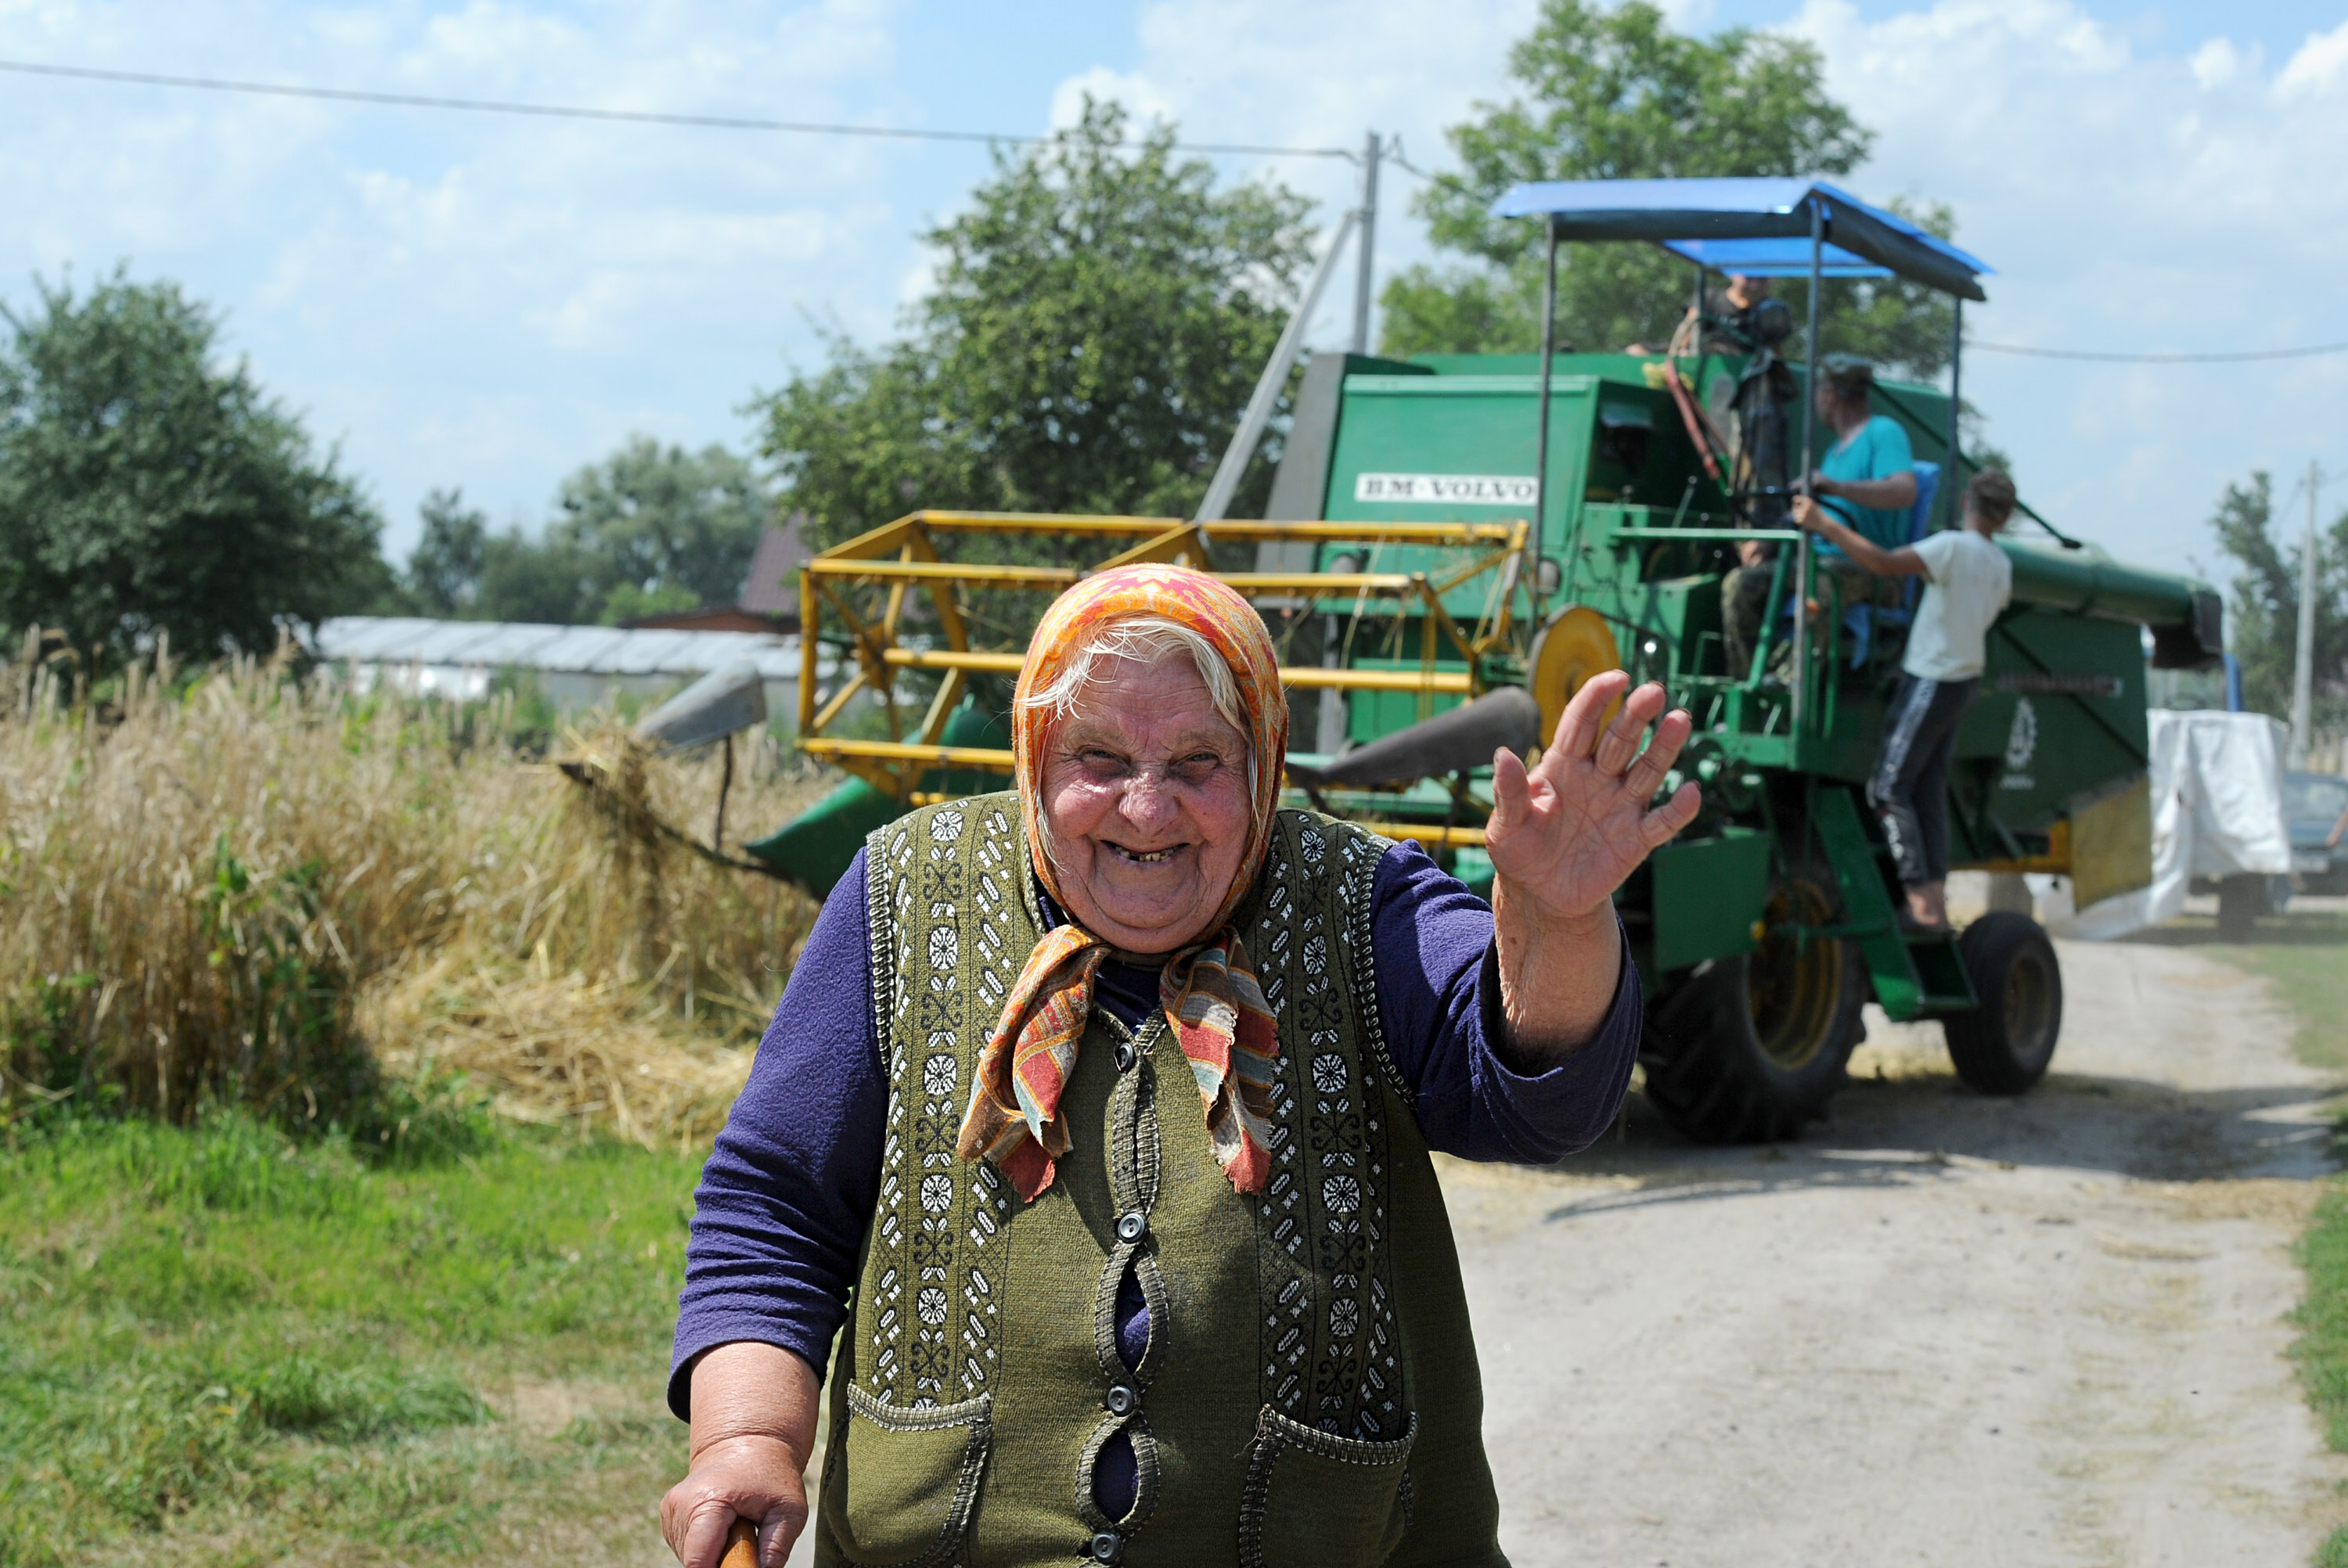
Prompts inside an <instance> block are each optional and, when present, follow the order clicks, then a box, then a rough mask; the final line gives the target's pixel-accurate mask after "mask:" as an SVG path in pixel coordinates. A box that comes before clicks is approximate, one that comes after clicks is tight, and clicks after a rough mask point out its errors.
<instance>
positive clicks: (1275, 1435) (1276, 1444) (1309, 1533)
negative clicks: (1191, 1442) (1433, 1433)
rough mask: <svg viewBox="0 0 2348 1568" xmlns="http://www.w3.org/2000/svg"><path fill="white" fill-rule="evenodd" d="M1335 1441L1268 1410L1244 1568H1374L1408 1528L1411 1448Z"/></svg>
mask: <svg viewBox="0 0 2348 1568" xmlns="http://www.w3.org/2000/svg"><path fill="white" fill-rule="evenodd" d="M1417 1437H1418V1418H1417V1417H1416V1415H1414V1416H1412V1417H1411V1419H1410V1430H1408V1431H1406V1432H1405V1433H1403V1435H1402V1436H1401V1437H1399V1438H1396V1439H1395V1440H1393V1441H1392V1442H1377V1443H1371V1442H1363V1441H1361V1440H1359V1439H1356V1438H1341V1437H1336V1436H1333V1435H1332V1434H1330V1433H1328V1432H1324V1431H1322V1430H1319V1429H1317V1428H1313V1427H1308V1426H1306V1425H1304V1424H1303V1422H1301V1421H1294V1420H1291V1419H1289V1418H1288V1417H1286V1416H1283V1415H1282V1414H1281V1413H1280V1412H1279V1411H1277V1410H1275V1409H1272V1407H1271V1406H1269V1405H1266V1406H1265V1407H1264V1408H1263V1411H1262V1414H1260V1415H1259V1416H1257V1418H1256V1423H1255V1446H1254V1450H1253V1453H1252V1455H1251V1458H1250V1460H1249V1462H1248V1479H1247V1491H1246V1492H1245V1494H1244V1495H1243V1496H1242V1497H1241V1502H1240V1562H1241V1564H1242V1565H1243V1568H1375V1564H1377V1563H1382V1562H1384V1561H1385V1558H1386V1556H1387V1554H1388V1553H1391V1552H1393V1551H1394V1549H1395V1546H1397V1545H1399V1544H1400V1543H1401V1542H1402V1537H1403V1532H1404V1531H1405V1530H1406V1529H1408V1528H1409V1527H1410V1513H1411V1497H1410V1445H1411V1443H1412V1442H1413V1441H1414V1440H1416V1438H1417Z"/></svg>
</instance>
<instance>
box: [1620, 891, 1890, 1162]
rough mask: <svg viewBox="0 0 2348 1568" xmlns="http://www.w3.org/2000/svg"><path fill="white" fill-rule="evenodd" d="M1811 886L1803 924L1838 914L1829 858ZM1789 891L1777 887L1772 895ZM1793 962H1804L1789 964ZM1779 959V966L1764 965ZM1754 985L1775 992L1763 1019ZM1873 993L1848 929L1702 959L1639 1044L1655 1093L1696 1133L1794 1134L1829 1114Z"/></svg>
mask: <svg viewBox="0 0 2348 1568" xmlns="http://www.w3.org/2000/svg"><path fill="white" fill-rule="evenodd" d="M1803 886H1805V887H1806V888H1807V889H1808V890H1809V892H1810V893H1811V894H1812V895H1813V896H1814V897H1816V898H1817V899H1818V902H1817V903H1816V904H1815V905H1814V906H1813V907H1810V908H1809V909H1807V911H1805V913H1807V917H1808V918H1807V921H1806V922H1805V923H1807V924H1810V925H1813V926H1817V925H1832V924H1835V923H1837V922H1838V921H1839V920H1840V919H1841V918H1842V913H1841V899H1840V897H1839V895H1838V893H1837V892H1835V891H1834V888H1835V883H1834V880H1833V877H1832V876H1831V875H1830V874H1828V873H1827V872H1825V871H1824V870H1823V869H1821V870H1820V871H1818V872H1817V873H1815V874H1814V875H1813V876H1811V877H1810V878H1807V879H1805V881H1804V884H1803ZM1784 897H1786V893H1785V890H1783V889H1780V890H1779V892H1778V894H1777V896H1776V898H1777V899H1782V898H1784ZM1775 903H1776V900H1775V899H1773V907H1774V905H1775ZM1788 961H1791V962H1793V963H1796V964H1799V965H1802V966H1805V968H1806V970H1807V972H1806V973H1799V974H1797V973H1795V972H1793V971H1789V970H1787V969H1785V968H1783V966H1784V965H1785V964H1786V963H1787V962H1788ZM1772 965H1775V966H1777V967H1778V968H1777V972H1774V973H1773V972H1770V971H1769V970H1768V969H1766V968H1764V966H1772ZM1756 991H1758V992H1760V993H1761V1003H1762V1004H1763V1005H1764V1006H1766V1005H1768V1004H1769V1002H1770V1000H1771V999H1773V998H1774V999H1775V1002H1776V1006H1775V1009H1774V1011H1773V1014H1772V1016H1770V1017H1768V1018H1765V1019H1761V1020H1756ZM1866 1004H1867V964H1866V960H1865V958H1864V957H1863V956H1862V955H1861V954H1860V952H1859V944H1858V943H1857V942H1856V941H1854V940H1852V939H1850V938H1826V939H1823V940H1819V941H1816V942H1813V943H1811V944H1810V946H1809V948H1807V949H1804V950H1802V951H1801V952H1798V953H1792V954H1790V955H1789V953H1788V950H1787V947H1772V948H1761V949H1756V951H1754V952H1751V953H1741V954H1738V955H1736V956H1735V957H1733V958H1715V959H1713V960H1712V961H1710V962H1709V963H1704V964H1700V965H1698V966H1697V967H1696V968H1695V969H1694V971H1693V972H1692V973H1691V974H1690V975H1689V976H1688V978H1687V979H1686V980H1685V981H1684V982H1683V983H1682V984H1681V985H1680V986H1678V987H1677V988H1676V989H1673V991H1672V993H1671V994H1670V995H1669V996H1668V997H1666V998H1664V999H1663V1001H1662V1002H1661V1003H1660V1005H1658V1006H1657V1008H1656V1009H1655V1011H1654V1015H1653V1018H1652V1019H1651V1020H1650V1021H1649V1024H1648V1026H1647V1050H1644V1051H1643V1052H1642V1053H1641V1061H1643V1062H1644V1063H1645V1066H1646V1070H1647V1099H1648V1101H1649V1102H1650V1103H1652V1104H1653V1106H1654V1107H1655V1109H1656V1110H1657V1111H1658V1112H1661V1113H1662V1115H1663V1120H1665V1121H1666V1122H1670V1123H1671V1124H1672V1125H1673V1127H1675V1128H1677V1129H1678V1130H1679V1131H1680V1132H1682V1133H1683V1134H1684V1135H1685V1136H1687V1137H1689V1138H1691V1139H1694V1141H1695V1142H1697V1143H1774V1142H1776V1141H1777V1140H1779V1139H1785V1138H1792V1137H1796V1136H1797V1135H1799V1133H1800V1132H1801V1130H1802V1127H1803V1125H1804V1124H1805V1123H1807V1122H1814V1121H1816V1120H1817V1119H1818V1117H1820V1116H1821V1115H1823V1114H1825V1112H1826V1107H1827V1102H1828V1101H1829V1100H1831V1099H1833V1098H1834V1095H1835V1091H1837V1090H1838V1089H1840V1088H1841V1087H1842V1085H1843V1079H1844V1069H1845V1067H1846V1066H1847V1065H1848V1064H1849V1061H1850V1053H1851V1050H1852V1048H1853V1047H1855V1046H1856V1045H1858V1043H1859V1040H1860V1039H1861V1038H1862V1037H1863V1035H1864V1034H1865V1026H1864V1025H1863V1024H1862V1023H1861V1022H1860V1020H1859V1009H1861V1008H1862V1007H1864V1006H1866ZM1765 1033H1766V1035H1767V1037H1768V1040H1769V1041H1770V1043H1768V1044H1765V1042H1764V1036H1765ZM1772 1044H1774V1045H1775V1047H1776V1050H1775V1051H1774V1052H1773V1051H1772V1050H1771V1045H1772Z"/></svg>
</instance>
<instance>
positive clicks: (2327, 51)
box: [2275, 22, 2348, 96]
mask: <svg viewBox="0 0 2348 1568" xmlns="http://www.w3.org/2000/svg"><path fill="white" fill-rule="evenodd" d="M2343 76H2348V22H2343V23H2342V24H2341V25H2340V26H2337V27H2334V28H2333V30H2332V31H2331V32H2329V33H2310V34H2309V35H2308V36H2307V42H2305V43H2304V44H2302V45H2301V46H2299V48H2298V49H2297V50H2295V51H2294V52H2293V53H2292V55H2291V59H2290V61H2289V62H2288V63H2287V64H2286V65H2284V67H2283V68H2282V75H2281V77H2277V78H2276V79H2275V90H2276V91H2277V92H2278V93H2280V94H2282V95H2285V96H2296V95H2298V94H2301V93H2316V92H2322V91H2325V90H2327V89H2329V88H2332V87H2338V86H2339V85H2340V81H2341V78H2342V77H2343Z"/></svg>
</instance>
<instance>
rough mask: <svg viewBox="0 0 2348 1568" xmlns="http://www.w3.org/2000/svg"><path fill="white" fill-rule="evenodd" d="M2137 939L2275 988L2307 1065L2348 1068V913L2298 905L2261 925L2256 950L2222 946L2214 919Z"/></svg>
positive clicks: (2250, 945) (2177, 924)
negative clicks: (2217, 961)
mask: <svg viewBox="0 0 2348 1568" xmlns="http://www.w3.org/2000/svg"><path fill="white" fill-rule="evenodd" d="M2133 939H2134V940H2137V941H2157V942H2162V943H2166V944H2168V945H2172V946H2177V947H2189V948H2192V949H2193V950H2194V951H2196V952H2198V953H2207V954H2208V955H2209V956H2210V957H2211V958H2221V959H2223V960H2225V961H2226V962H2227V963H2230V964H2232V965H2234V966H2236V967H2237V968H2243V969H2248V970H2249V971H2250V973H2252V974H2254V975H2262V976H2264V977H2265V978H2266V979H2271V980H2272V981H2273V982H2274V984H2275V989H2276V990H2277V991H2278V992H2280V993H2281V996H2282V999H2283V1000H2284V1001H2285V1002H2287V1003H2289V1004H2290V1007H2291V1012H2292V1013H2293V1014H2294V1015H2295V1016H2296V1017H2297V1019H2298V1020H2299V1030H2298V1033H2297V1036H2296V1038H2295V1039H2294V1040H2293V1044H2294V1046H2295V1047H2296V1049H2297V1050H2298V1052H2299V1057H2300V1060H2301V1061H2305V1062H2307V1063H2308V1064H2309V1065H2310V1066H2313V1067H2335V1068H2348V913H2343V912H2342V911H2340V910H2338V909H2317V908H2311V907H2308V906H2307V905H2305V904H2303V903H2294V904H2293V905H2292V906H2291V907H2290V908H2289V909H2288V910H2286V911H2285V912H2284V913H2283V914H2281V915H2279V916H2270V917H2266V918H2264V919H2261V920H2260V921H2259V923H2258V933H2257V936H2256V938H2254V939H2253V940H2251V941H2248V942H2221V941H2219V940H2218V937H2217V921H2216V920H2215V919H2214V918H2213V917H2209V916H2207V915H2187V916H2185V917H2182V918H2180V919H2178V920H2176V921H2173V922H2172V923H2170V924H2169V925H2168V926H2164V927H2161V928H2160V929H2159V930H2157V931H2147V932H2145V933H2143V934H2142V935H2141V936H2140V937H2137V938H2133Z"/></svg>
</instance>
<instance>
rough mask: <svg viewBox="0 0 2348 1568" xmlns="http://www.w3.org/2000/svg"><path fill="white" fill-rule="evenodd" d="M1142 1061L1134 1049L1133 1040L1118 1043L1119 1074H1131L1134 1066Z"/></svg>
mask: <svg viewBox="0 0 2348 1568" xmlns="http://www.w3.org/2000/svg"><path fill="white" fill-rule="evenodd" d="M1140 1060H1141V1056H1140V1053H1139V1052H1138V1051H1136V1050H1134V1049H1133V1042H1132V1041H1131V1040H1118V1041H1117V1071H1119V1072H1131V1071H1133V1064H1134V1063H1135V1062H1137V1061H1140Z"/></svg>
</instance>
